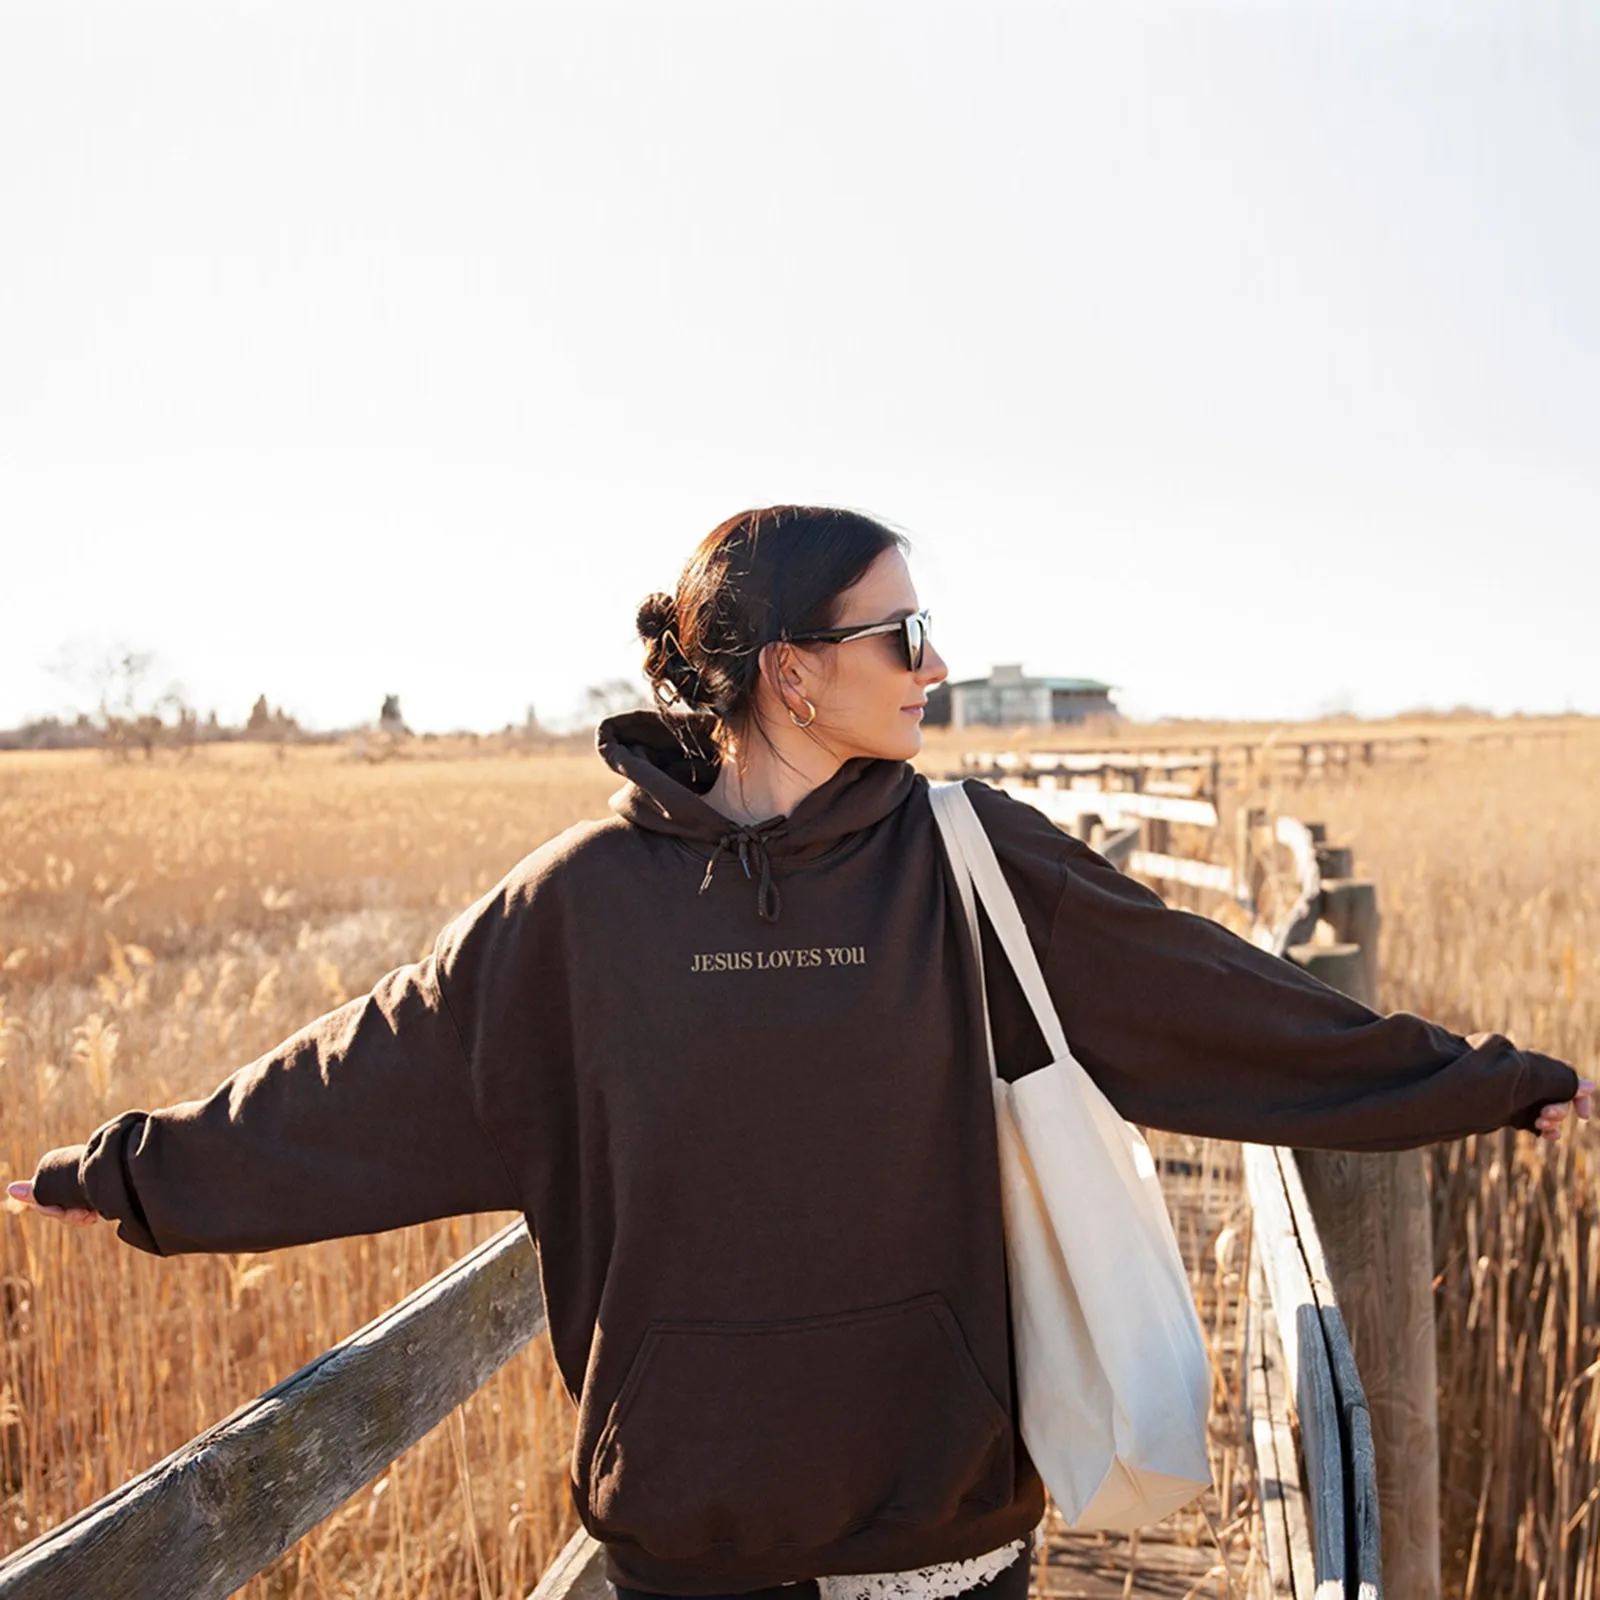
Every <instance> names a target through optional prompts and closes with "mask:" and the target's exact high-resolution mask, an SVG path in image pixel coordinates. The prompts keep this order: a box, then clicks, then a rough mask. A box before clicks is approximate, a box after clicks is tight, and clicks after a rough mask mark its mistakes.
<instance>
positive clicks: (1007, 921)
mask: <svg viewBox="0 0 1600 1600" xmlns="http://www.w3.org/2000/svg"><path fill="white" fill-rule="evenodd" d="M928 798H929V800H930V801H931V802H932V804H933V814H934V818H935V820H936V821H937V822H938V824H939V828H940V832H941V833H942V834H943V835H944V839H945V843H946V846H947V847H949V846H952V845H953V846H954V848H952V849H951V850H950V856H951V863H952V865H954V866H955V868H956V880H957V885H958V887H959V888H960V890H961V897H962V904H963V906H964V907H965V908H966V910H967V919H968V922H969V924H970V925H971V927H972V939H973V944H974V945H975V946H977V947H978V950H979V954H978V972H979V974H980V976H981V975H982V972H983V954H982V947H981V943H980V941H979V938H978V927H977V916H976V913H975V911H974V910H973V908H972V904H971V894H972V889H973V888H974V887H976V889H977V892H978V897H979V899H980V900H982V902H983V909H984V910H985V911H987V912H988V913H989V921H990V923H991V925H992V926H993V928H994V931H995V935H996V937H997V938H998V939H999V940H1000V947H1001V949H1003V950H1004V951H1005V953H1006V958H1007V960H1009V961H1010V963H1011V967H1012V970H1013V971H1014V972H1015V973H1016V975H1017V982H1018V983H1019V984H1021V986H1022V992H1023V994H1024V995H1025V996H1026V997H1027V1000H1028V1004H1029V1006H1030V1007H1032V1009H1033V1016H1034V1020H1035V1021H1036V1022H1037V1023H1038V1024H1039V1032H1040V1033H1041V1034H1043V1035H1044V1042H1045V1044H1046V1045H1047V1046H1048V1047H1049V1050H1050V1059H1051V1060H1052V1061H1060V1060H1063V1059H1064V1058H1067V1057H1070V1056H1071V1054H1072V1050H1071V1047H1070V1046H1069V1045H1068V1043H1067V1035H1066V1032H1065V1030H1064V1029H1063V1028H1062V1026H1061V1019H1060V1018H1059V1017H1058V1016H1057V1015H1056V1008H1055V1003H1054V1002H1053V1001H1052V1000H1051V998H1050V990H1049V988H1048V986H1047V985H1046V984H1045V981H1044V973H1043V971H1042V970H1041V969H1040V967H1039V958H1038V956H1036V955H1035V954H1034V951H1033V941H1032V940H1031V939H1030V938H1029V937H1028V930H1027V928H1026V927H1025V926H1024V925H1023V921H1022V913H1021V912H1020V911H1019V910H1018V909H1017V902H1016V899H1015V898H1014V897H1013V895H1012V893H1011V888H1010V886H1009V885H1008V884H1007V883H1006V880H1005V877H1004V876H1003V875H1002V873H1001V871H1000V862H999V860H998V858H997V857H996V856H995V853H994V846H993V845H992V844H991V843H990V842H989V835H988V834H987V833H985V832H984V828H983V824H982V823H981V822H980V821H979V820H978V813H977V812H976V811H974V810H973V808H972V800H971V798H970V797H969V796H968V794H967V790H966V785H965V783H964V782H963V781H962V780H960V779H957V780H955V781H954V782H951V783H931V784H929V785H928ZM969 878H970V883H969V882H968V881H967V880H968V879H969ZM984 1018H985V1027H987V1026H988V1006H987V1005H985V1007H984ZM993 1060H994V1052H993V1043H992V1041H991V1044H990V1062H991V1065H992V1064H993Z"/></svg>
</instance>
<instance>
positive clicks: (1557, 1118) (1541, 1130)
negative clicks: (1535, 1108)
mask: <svg viewBox="0 0 1600 1600" xmlns="http://www.w3.org/2000/svg"><path fill="white" fill-rule="evenodd" d="M1593 1109H1594V1084H1592V1083H1591V1082H1590V1081H1589V1080H1588V1079H1587V1078H1579V1079H1578V1092H1577V1093H1576V1094H1575V1095H1574V1096H1573V1097H1572V1098H1571V1099H1570V1100H1558V1101H1555V1102H1553V1103H1552V1104H1550V1105H1547V1106H1541V1107H1540V1109H1539V1115H1538V1118H1537V1119H1536V1122H1535V1127H1536V1129H1537V1131H1538V1134H1539V1137H1540V1138H1541V1139H1559V1138H1560V1137H1561V1130H1562V1128H1563V1127H1564V1126H1565V1125H1566V1123H1567V1122H1568V1121H1569V1120H1570V1115H1569V1114H1570V1113H1571V1112H1572V1111H1576V1112H1577V1114H1578V1116H1579V1117H1581V1118H1582V1119H1583V1120H1584V1121H1585V1122H1587V1121H1588V1120H1589V1114H1590V1112H1592V1111H1593Z"/></svg>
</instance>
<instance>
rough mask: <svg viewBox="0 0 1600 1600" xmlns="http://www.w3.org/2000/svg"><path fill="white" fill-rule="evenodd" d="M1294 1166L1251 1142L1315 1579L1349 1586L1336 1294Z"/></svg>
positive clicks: (1249, 1172) (1257, 1231)
mask: <svg viewBox="0 0 1600 1600" xmlns="http://www.w3.org/2000/svg"><path fill="white" fill-rule="evenodd" d="M1292 1167H1293V1162H1292V1160H1290V1159H1289V1158H1288V1156H1287V1153H1286V1152H1283V1151H1280V1150H1278V1149H1277V1148H1276V1147H1274V1146H1269V1145H1256V1144H1247V1145H1245V1146H1244V1168H1245V1182H1246V1185H1247V1187H1248V1188H1249V1191H1250V1204H1251V1209H1252V1212H1253V1218H1252V1228H1253V1232H1254V1237H1255V1238H1256V1239H1257V1240H1258V1241H1259V1244H1260V1249H1261V1261H1262V1269H1263V1272H1264V1275H1265V1277H1266V1282H1267V1290H1268V1295H1269V1298H1270V1299H1271V1302H1272V1310H1273V1314H1274V1317H1275V1319H1276V1321H1277V1326H1278V1335H1279V1338H1280V1339H1281V1341H1282V1344H1283V1352H1284V1371H1285V1373H1286V1374H1287V1377H1288V1383H1289V1392H1290V1395H1291V1397H1292V1398H1293V1401H1294V1408H1295V1415H1296V1417H1297V1418H1298V1420H1299V1424H1300V1442H1301V1448H1302V1451H1303V1456H1304V1462H1305V1476H1306V1492H1307V1504H1308V1507H1309V1513H1310V1520H1311V1545H1312V1561H1313V1567H1314V1571H1315V1578H1316V1583H1317V1584H1318V1585H1321V1584H1324V1583H1330V1582H1331V1583H1340V1584H1342V1583H1343V1581H1344V1577H1345V1572H1346V1564H1347V1550H1346V1545H1347V1534H1346V1526H1345V1486H1344V1447H1343V1442H1342V1432H1341V1428H1340V1419H1339V1395H1338V1392H1337V1391H1336V1389H1335V1388H1334V1383H1333V1371H1332V1366H1331V1363H1330V1360H1329V1356H1328V1349H1327V1343H1326V1335H1325V1332H1324V1328H1323V1322H1322V1317H1321V1308H1320V1306H1319V1303H1318V1291H1320V1292H1322V1293H1324V1294H1326V1296H1327V1300H1328V1302H1329V1303H1330V1304H1331V1303H1332V1299H1333V1295H1332V1291H1331V1289H1329V1288H1328V1286H1327V1279H1326V1274H1325V1272H1323V1271H1322V1264H1321V1252H1320V1249H1318V1248H1317V1246H1316V1241H1315V1237H1314V1229H1310V1228H1309V1219H1310V1208H1309V1207H1308V1206H1307V1205H1306V1204H1305V1202H1304V1195H1303V1193H1302V1192H1301V1191H1300V1185H1299V1178H1298V1174H1297V1173H1292V1172H1291V1171H1290V1169H1292ZM1308 1231H1310V1232H1311V1235H1312V1237H1311V1238H1310V1239H1309V1240H1308V1239H1307V1237H1306V1234H1307V1232H1308ZM1308 1252H1309V1256H1310V1259H1308ZM1314 1277H1317V1279H1318V1281H1317V1288H1316V1289H1315V1290H1314V1288H1313V1278H1314ZM1336 1592H1338V1591H1336Z"/></svg>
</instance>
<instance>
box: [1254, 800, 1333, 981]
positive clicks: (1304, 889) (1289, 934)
mask: <svg viewBox="0 0 1600 1600" xmlns="http://www.w3.org/2000/svg"><path fill="white" fill-rule="evenodd" d="M1273 836H1274V837H1275V838H1276V839H1277V841H1278V843H1279V844H1281V845H1284V846H1286V847H1287V848H1288V849H1289V850H1290V852H1291V853H1292V854H1293V856H1294V861H1295V871H1296V876H1297V878H1298V894H1297V895H1296V898H1295V902H1294V904H1293V905H1291V906H1290V907H1289V909H1288V910H1287V911H1286V912H1285V913H1284V914H1283V916H1282V917H1280V918H1279V919H1278V921H1277V922H1276V923H1275V924H1274V925H1273V927H1272V942H1271V944H1270V945H1269V946H1268V947H1267V948H1269V949H1271V950H1272V951H1273V952H1274V953H1275V954H1277V955H1280V956H1281V955H1283V954H1284V953H1285V952H1286V951H1287V950H1288V948H1289V946H1290V945H1293V944H1300V943H1302V942H1303V941H1304V940H1307V939H1309V938H1310V937H1311V931H1312V929H1313V928H1315V927H1316V925H1317V914H1318V909H1319V902H1320V901H1321V898H1322V871H1321V868H1320V867H1319V866H1318V865H1317V839H1316V833H1315V831H1314V825H1313V826H1309V827H1308V826H1307V825H1306V824H1305V823H1304V822H1301V821H1300V820H1299V819H1298V818H1297V817H1279V818H1278V819H1277V822H1276V823H1275V824H1274V827H1273Z"/></svg>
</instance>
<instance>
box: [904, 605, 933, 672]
mask: <svg viewBox="0 0 1600 1600" xmlns="http://www.w3.org/2000/svg"><path fill="white" fill-rule="evenodd" d="M927 638H928V635H927V630H926V629H925V628H924V627H923V625H922V618H921V617H907V618H906V662H907V664H908V665H909V666H910V668H911V670H912V671H913V672H916V671H918V670H919V669H920V668H921V666H922V650H923V646H924V645H925V644H926V643H927Z"/></svg>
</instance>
